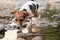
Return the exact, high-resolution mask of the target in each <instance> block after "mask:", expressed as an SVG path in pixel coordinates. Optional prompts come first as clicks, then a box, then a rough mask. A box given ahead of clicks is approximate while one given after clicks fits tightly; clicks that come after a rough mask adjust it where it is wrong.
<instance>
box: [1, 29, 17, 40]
mask: <svg viewBox="0 0 60 40" xmlns="http://www.w3.org/2000/svg"><path fill="white" fill-rule="evenodd" d="M17 31H18V30H17V29H14V30H8V31H6V32H5V37H4V38H3V39H0V40H16V39H17Z"/></svg>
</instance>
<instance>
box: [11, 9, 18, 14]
mask: <svg viewBox="0 0 60 40" xmlns="http://www.w3.org/2000/svg"><path fill="white" fill-rule="evenodd" d="M17 11H18V10H13V11H12V12H10V14H15V13H16V12H17Z"/></svg>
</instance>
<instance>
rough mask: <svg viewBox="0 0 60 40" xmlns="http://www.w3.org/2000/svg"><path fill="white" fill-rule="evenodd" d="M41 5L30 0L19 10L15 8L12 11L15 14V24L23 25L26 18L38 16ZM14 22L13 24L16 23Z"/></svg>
mask: <svg viewBox="0 0 60 40" xmlns="http://www.w3.org/2000/svg"><path fill="white" fill-rule="evenodd" d="M38 9H39V5H38V4H37V3H36V2H34V1H28V2H26V3H25V4H24V5H22V7H21V8H20V9H19V10H14V11H12V12H11V13H13V14H14V19H13V20H12V21H13V22H14V23H15V24H18V25H21V26H22V24H23V22H24V20H25V19H26V18H29V17H32V16H34V17H38ZM15 24H13V25H15Z"/></svg>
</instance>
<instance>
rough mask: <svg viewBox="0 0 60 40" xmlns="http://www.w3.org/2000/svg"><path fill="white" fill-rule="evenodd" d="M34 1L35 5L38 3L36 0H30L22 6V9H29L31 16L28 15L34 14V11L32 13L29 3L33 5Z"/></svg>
mask: <svg viewBox="0 0 60 40" xmlns="http://www.w3.org/2000/svg"><path fill="white" fill-rule="evenodd" d="M32 3H34V4H35V5H36V4H37V3H36V2H34V1H28V2H26V3H25V4H24V5H22V7H21V8H20V11H21V10H23V9H26V10H27V12H28V13H29V16H28V17H32V16H34V15H33V13H32V11H31V10H30V8H29V5H32ZM36 11H37V12H38V9H36Z"/></svg>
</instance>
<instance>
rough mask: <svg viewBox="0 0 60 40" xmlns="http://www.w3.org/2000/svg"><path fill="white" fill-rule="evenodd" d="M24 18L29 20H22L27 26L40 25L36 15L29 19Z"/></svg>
mask: <svg viewBox="0 0 60 40" xmlns="http://www.w3.org/2000/svg"><path fill="white" fill-rule="evenodd" d="M26 20H28V21H29V22H26V21H24V22H23V25H24V24H27V27H29V26H31V25H33V24H34V25H36V26H38V27H39V26H40V19H39V18H37V17H32V18H31V19H26Z"/></svg>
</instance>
